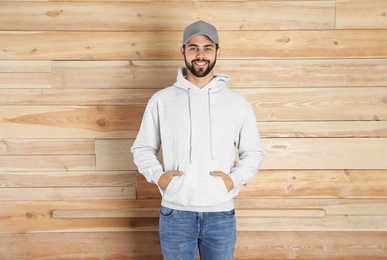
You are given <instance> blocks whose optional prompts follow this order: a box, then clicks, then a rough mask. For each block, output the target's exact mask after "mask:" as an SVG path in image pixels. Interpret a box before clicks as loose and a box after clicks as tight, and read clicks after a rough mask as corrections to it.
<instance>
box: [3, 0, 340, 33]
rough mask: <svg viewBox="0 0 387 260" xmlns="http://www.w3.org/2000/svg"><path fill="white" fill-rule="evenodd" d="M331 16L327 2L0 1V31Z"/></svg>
mask: <svg viewBox="0 0 387 260" xmlns="http://www.w3.org/2000/svg"><path fill="white" fill-rule="evenodd" d="M236 8H238V12H239V13H243V14H244V16H243V17H241V16H240V15H239V13H235V12H234V10H235V9H236ZM85 14H87V15H85ZM334 15H335V5H334V3H333V2H327V1H302V2H300V1H270V2H263V1H256V2H246V3H245V2H223V3H222V4H221V5H219V4H218V3H217V2H200V1H199V2H196V3H195V4H187V3H185V2H138V3H134V2H132V3H118V2H96V3H94V4H93V5H92V6H90V4H89V3H82V2H0V30H3V31H7V30H8V31H9V30H25V31H29V30H39V31H44V30H47V31H49V30H55V31H56V30H66V31H71V30H76V31H162V30H164V31H168V30H180V31H181V30H183V29H184V28H185V27H186V26H187V24H188V22H187V20H188V21H191V20H192V21H194V20H198V19H200V18H199V17H217V18H216V19H211V18H210V19H207V20H208V22H211V23H214V24H215V25H219V26H218V29H219V30H273V29H274V30H277V29H281V30H286V29H288V30H289V29H333V27H334V19H335V17H334ZM15 17H17V18H18V19H17V20H16V21H15Z"/></svg>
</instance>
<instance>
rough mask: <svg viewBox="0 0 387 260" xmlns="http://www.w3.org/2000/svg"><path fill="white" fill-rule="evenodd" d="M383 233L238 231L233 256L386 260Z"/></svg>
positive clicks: (385, 239)
mask: <svg viewBox="0 0 387 260" xmlns="http://www.w3.org/2000/svg"><path fill="white" fill-rule="evenodd" d="M386 243H387V234H386V233H385V232H283V231H279V232H238V234H237V244H236V250H235V259H236V260H238V259H256V260H259V259H326V260H329V259H336V260H337V259H342V260H363V259H375V260H377V259H385V256H386V255H387V252H386Z"/></svg>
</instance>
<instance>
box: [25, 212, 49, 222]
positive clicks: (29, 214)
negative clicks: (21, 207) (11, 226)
mask: <svg viewBox="0 0 387 260" xmlns="http://www.w3.org/2000/svg"><path fill="white" fill-rule="evenodd" d="M25 219H28V220H38V219H44V215H43V214H40V213H37V212H27V213H26V215H25Z"/></svg>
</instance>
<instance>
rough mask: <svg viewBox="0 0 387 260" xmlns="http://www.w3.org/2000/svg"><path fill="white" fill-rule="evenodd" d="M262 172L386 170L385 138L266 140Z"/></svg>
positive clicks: (386, 140)
mask: <svg viewBox="0 0 387 260" xmlns="http://www.w3.org/2000/svg"><path fill="white" fill-rule="evenodd" d="M262 143H263V146H264V148H265V150H266V152H267V156H266V158H265V160H264V162H263V164H262V169H283V170H285V169H286V170H289V169H343V170H345V169H387V151H386V147H387V139H386V138H312V139H308V138H286V139H276V138H266V139H263V140H262Z"/></svg>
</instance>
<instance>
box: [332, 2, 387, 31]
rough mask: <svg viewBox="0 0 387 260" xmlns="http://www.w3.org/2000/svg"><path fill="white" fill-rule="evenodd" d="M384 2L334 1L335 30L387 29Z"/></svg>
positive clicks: (385, 5)
mask: <svg viewBox="0 0 387 260" xmlns="http://www.w3.org/2000/svg"><path fill="white" fill-rule="evenodd" d="M386 12H387V2H386V1H384V0H356V1H354V0H338V1H336V29H378V28H384V29H386V28H387V23H386Z"/></svg>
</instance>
